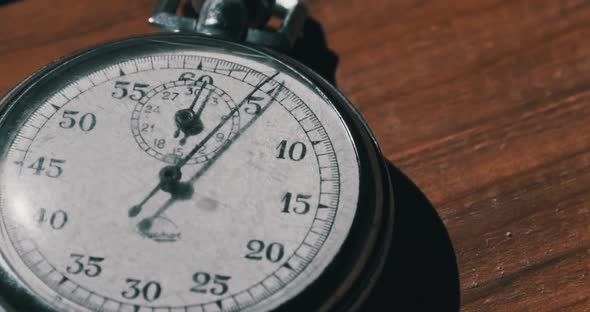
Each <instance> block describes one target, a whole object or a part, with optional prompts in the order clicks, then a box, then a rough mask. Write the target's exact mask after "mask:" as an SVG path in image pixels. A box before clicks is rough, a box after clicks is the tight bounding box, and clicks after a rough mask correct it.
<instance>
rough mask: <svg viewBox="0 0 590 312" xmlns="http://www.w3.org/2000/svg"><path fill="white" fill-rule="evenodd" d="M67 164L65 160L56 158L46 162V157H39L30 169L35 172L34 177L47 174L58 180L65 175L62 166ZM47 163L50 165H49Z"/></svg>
mask: <svg viewBox="0 0 590 312" xmlns="http://www.w3.org/2000/svg"><path fill="white" fill-rule="evenodd" d="M65 162H66V161H65V160H62V159H55V158H51V159H49V161H45V157H39V159H37V160H36V161H35V162H33V163H32V164H31V165H30V166H29V167H28V168H30V169H33V170H35V172H34V175H41V173H43V172H45V175H46V176H48V177H50V178H57V177H59V176H61V174H62V173H63V169H62V167H61V166H60V165H62V164H64V163H65ZM47 163H49V164H48V165H47ZM46 165H47V166H46Z"/></svg>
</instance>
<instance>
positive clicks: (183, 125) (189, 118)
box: [174, 83, 213, 145]
mask: <svg viewBox="0 0 590 312" xmlns="http://www.w3.org/2000/svg"><path fill="white" fill-rule="evenodd" d="M206 86H207V84H206V83H205V84H203V86H202V87H201V88H200V89H199V91H198V92H197V94H196V95H195V98H194V100H193V102H192V103H191V105H190V106H189V108H186V109H181V110H179V111H177V112H176V114H174V122H175V123H176V127H177V129H176V131H175V132H174V137H175V138H178V137H179V136H180V132H182V133H183V134H184V137H183V138H182V139H180V145H184V144H186V140H187V138H188V137H190V136H193V135H198V134H199V133H201V132H202V131H203V130H204V129H205V127H204V125H203V121H202V120H201V114H202V113H203V109H204V108H205V105H207V103H208V102H209V98H210V96H211V93H212V92H213V91H212V90H209V92H208V93H207V97H205V100H204V101H203V104H201V106H200V107H199V110H198V111H197V112H195V111H194V108H195V106H196V104H197V102H198V101H199V98H200V96H201V93H202V92H203V90H204V89H205V87H206Z"/></svg>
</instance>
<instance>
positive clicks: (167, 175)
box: [128, 72, 280, 220]
mask: <svg viewBox="0 0 590 312" xmlns="http://www.w3.org/2000/svg"><path fill="white" fill-rule="evenodd" d="M278 75H279V72H276V73H274V74H273V75H271V76H268V77H267V78H265V79H264V80H263V81H262V82H261V83H259V84H258V85H257V86H256V87H255V88H254V90H252V91H251V92H250V93H249V94H248V95H247V96H246V97H245V98H244V99H243V100H242V101H241V102H240V104H238V105H237V106H236V107H235V108H234V109H232V110H231V111H230V113H229V115H227V116H226V117H225V118H223V119H222V121H221V122H220V123H219V124H218V125H217V126H216V127H215V128H214V129H213V130H212V131H210V132H209V133H208V134H207V135H206V136H205V137H204V138H203V139H202V140H201V141H200V142H199V143H198V144H197V145H195V147H194V148H193V149H192V150H191V151H190V152H189V153H188V154H187V155H186V156H185V157H183V158H182V159H181V160H180V161H178V162H177V163H176V164H175V165H172V166H166V167H164V168H162V170H160V174H159V178H160V183H158V185H157V186H156V187H154V188H153V189H152V190H151V191H150V193H149V194H148V196H146V198H144V199H143V200H142V201H141V202H140V203H139V204H138V205H135V206H133V207H131V208H130V209H129V212H128V215H129V217H130V218H133V217H136V216H137V215H139V214H140V213H141V211H142V210H143V206H144V205H145V204H146V203H147V202H148V201H149V200H150V199H151V198H152V197H153V196H154V195H155V194H157V193H158V191H159V190H163V191H166V192H169V193H170V194H172V197H171V198H170V199H171V200H173V201H174V200H176V197H177V196H175V194H174V193H173V190H174V187H170V186H171V185H176V184H179V181H180V179H181V177H182V173H181V171H180V169H181V168H182V167H183V166H184V165H186V163H187V162H188V161H189V160H190V159H191V158H192V157H193V156H194V155H195V154H196V153H197V151H198V150H199V149H201V148H202V147H203V146H204V145H205V144H206V143H207V142H208V141H209V140H210V139H211V138H212V137H213V136H214V135H215V134H216V133H217V131H218V130H219V129H221V127H223V126H224V125H225V123H226V122H227V121H228V120H230V119H231V118H232V116H233V115H234V114H235V113H236V112H237V111H238V110H239V109H240V108H241V107H242V106H244V104H245V103H247V102H248V100H250V98H251V97H252V95H253V94H254V93H256V91H258V90H260V88H261V87H262V86H264V85H265V84H267V83H268V82H269V81H271V80H272V79H274V78H275V77H276V76H278ZM279 90H280V88H279ZM164 210H165V209H164ZM147 219H152V218H146V219H144V220H147Z"/></svg>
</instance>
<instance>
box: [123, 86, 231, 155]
mask: <svg viewBox="0 0 590 312" xmlns="http://www.w3.org/2000/svg"><path fill="white" fill-rule="evenodd" d="M206 78H207V79H201V80H198V81H194V80H178V81H172V82H168V83H165V84H163V85H160V86H158V87H156V88H154V89H153V90H151V91H150V92H148V93H147V94H146V95H145V96H144V97H143V98H141V99H140V100H139V101H138V103H137V105H136V107H135V110H134V111H133V115H132V117H131V129H132V132H133V135H134V137H135V140H136V141H137V143H138V144H139V147H140V148H141V149H142V150H144V151H145V152H146V153H148V154H149V155H150V156H152V157H154V158H156V159H159V160H161V161H164V162H166V163H170V164H176V163H177V162H178V161H179V160H180V159H182V157H185V155H186V154H188V153H189V152H190V150H191V149H192V148H193V147H194V146H196V145H197V144H198V143H199V142H201V140H202V139H203V138H204V137H205V136H207V135H208V134H209V133H210V131H212V130H213V129H214V128H215V126H217V125H218V124H219V122H220V121H222V120H223V119H224V118H227V116H229V115H230V114H231V110H232V109H234V108H235V107H236V104H235V103H234V101H233V100H232V99H231V97H230V96H229V95H227V94H226V93H225V92H224V91H223V90H221V89H220V88H218V87H216V86H215V85H214V84H213V83H212V79H210V77H207V76H206ZM239 124H240V117H239V114H238V112H236V113H234V114H233V115H232V117H231V121H229V122H226V123H225V124H224V126H223V127H221V128H220V129H219V130H218V131H217V132H216V133H215V134H213V137H212V138H211V139H210V140H207V142H206V144H205V145H203V147H201V148H200V149H199V150H198V151H197V153H196V154H195V155H194V156H193V157H191V159H190V160H188V161H187V164H197V163H201V162H205V161H207V160H208V159H209V158H210V157H211V156H212V155H213V154H215V153H216V152H217V150H219V148H221V147H222V146H223V144H225V142H227V140H228V139H229V138H230V137H231V136H233V135H234V134H235V133H236V132H237V131H238V128H239Z"/></svg>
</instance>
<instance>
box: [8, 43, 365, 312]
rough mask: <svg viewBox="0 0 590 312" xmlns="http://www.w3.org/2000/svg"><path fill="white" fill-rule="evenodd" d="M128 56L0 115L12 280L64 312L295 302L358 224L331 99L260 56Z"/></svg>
mask: <svg viewBox="0 0 590 312" xmlns="http://www.w3.org/2000/svg"><path fill="white" fill-rule="evenodd" d="M133 51H134V49H129V48H126V49H120V50H116V51H115V52H111V54H109V56H108V57H107V56H104V57H100V55H99V56H88V58H91V59H90V60H88V59H85V58H84V57H82V58H80V59H79V60H76V61H73V62H69V63H67V64H66V65H63V66H67V68H66V70H65V72H66V73H67V75H65V74H59V73H56V74H55V75H54V76H51V75H47V76H45V77H44V78H43V79H44V80H42V81H41V82H39V83H38V87H37V89H35V88H33V89H31V90H28V91H27V92H28V93H27V94H26V96H25V97H23V98H26V101H24V100H23V101H22V102H19V101H16V100H15V101H16V102H15V103H12V104H11V105H12V106H11V107H13V109H11V110H7V112H6V113H5V115H4V116H2V117H3V120H4V122H3V123H2V124H0V133H1V135H3V136H4V137H2V138H1V140H0V142H1V143H0V148H1V149H0V150H1V151H2V153H4V156H3V158H4V162H3V163H2V164H1V168H2V170H1V171H0V184H1V188H0V192H1V193H0V195H1V201H0V212H1V214H2V220H1V221H2V222H1V223H0V225H1V230H2V231H3V234H4V235H2V238H1V239H0V247H1V250H2V254H3V255H4V257H5V259H6V262H8V263H9V265H10V268H11V271H13V273H14V275H15V276H17V277H18V280H19V281H20V282H22V283H23V284H24V285H26V287H27V288H28V289H30V291H31V292H33V293H34V294H35V295H36V296H37V297H38V298H40V300H42V301H43V302H46V303H47V304H49V305H51V306H53V307H55V308H56V309H57V310H64V311H135V312H138V311H238V310H240V311H267V310H271V309H274V308H276V307H279V306H280V305H281V304H283V303H285V302H287V301H288V300H290V299H292V298H294V297H296V296H297V295H298V294H300V293H301V292H302V291H303V290H305V289H306V288H307V287H309V286H310V285H312V284H313V283H314V281H315V280H316V279H317V278H318V277H319V276H320V274H322V272H324V270H325V269H326V267H328V265H329V264H330V263H332V261H333V260H334V258H335V256H336V255H337V253H338V251H339V250H340V248H341V247H342V244H343V242H344V241H345V239H346V238H347V237H348V234H349V231H350V228H351V225H352V224H353V220H354V218H355V215H356V213H357V210H356V209H357V204H358V196H359V183H360V182H359V165H358V163H357V154H356V152H355V142H353V141H352V139H351V137H350V135H349V132H348V127H347V125H346V124H344V122H343V121H342V119H341V116H340V115H339V113H338V112H337V110H336V109H335V108H334V107H333V104H332V102H331V101H330V100H328V99H327V98H326V97H325V96H324V95H323V94H322V93H321V92H320V91H318V90H317V89H316V88H314V87H313V86H312V85H310V84H309V82H307V80H305V79H304V78H302V76H300V75H299V74H298V73H297V72H295V71H294V70H292V69H290V68H289V67H287V66H285V65H283V63H281V62H280V61H278V60H276V59H273V58H270V57H268V56H264V55H262V54H261V55H256V54H255V51H254V52H253V51H250V52H249V54H247V53H242V54H234V53H230V52H227V51H228V50H219V49H217V50H210V49H208V48H206V47H205V46H203V45H199V46H193V47H191V48H190V49H185V50H182V49H181V50H174V52H167V51H166V49H162V48H159V49H156V48H153V49H152V50H149V49H148V48H146V50H142V51H141V54H137V55H134V54H130V53H131V52H133ZM113 53H114V54H113ZM89 64H91V65H89ZM74 77H75V78H74ZM42 86H43V87H42ZM19 110H20V112H19ZM7 120H10V121H11V122H13V123H15V124H17V126H18V127H17V129H13V128H10V127H12V126H11V125H10V124H9V123H8V122H7Z"/></svg>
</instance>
